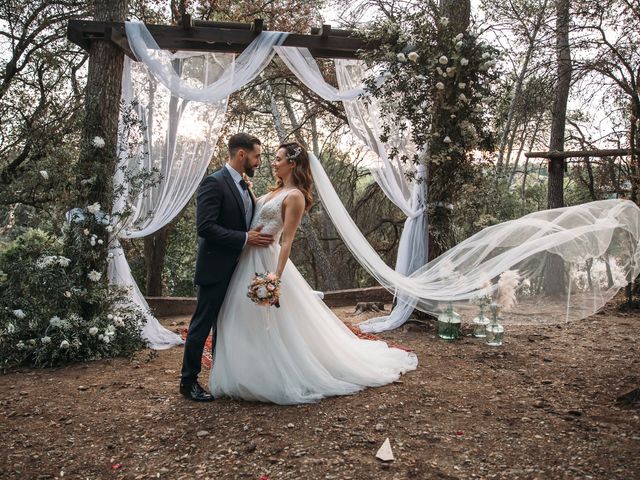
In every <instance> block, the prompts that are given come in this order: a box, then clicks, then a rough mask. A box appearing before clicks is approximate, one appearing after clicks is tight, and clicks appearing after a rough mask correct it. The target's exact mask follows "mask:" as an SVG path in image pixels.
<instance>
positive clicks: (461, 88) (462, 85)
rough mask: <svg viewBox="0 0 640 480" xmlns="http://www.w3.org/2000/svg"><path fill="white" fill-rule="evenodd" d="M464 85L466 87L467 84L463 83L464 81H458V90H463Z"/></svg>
mask: <svg viewBox="0 0 640 480" xmlns="http://www.w3.org/2000/svg"><path fill="white" fill-rule="evenodd" d="M466 87H467V84H466V83H464V82H460V83H459V84H458V88H459V89H460V90H464V89H465V88H466Z"/></svg>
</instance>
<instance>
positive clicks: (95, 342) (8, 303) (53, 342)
mask: <svg viewBox="0 0 640 480" xmlns="http://www.w3.org/2000/svg"><path fill="white" fill-rule="evenodd" d="M79 214H80V211H76V215H79ZM83 214H84V220H83V221H82V222H78V223H77V224H80V223H82V226H83V227H84V228H86V229H87V230H89V229H90V228H91V229H92V230H90V231H94V229H95V228H96V227H97V222H95V221H91V220H90V219H89V218H90V216H89V212H88V211H86V210H85V211H84V212H83ZM91 217H93V218H95V216H94V215H91ZM76 218H77V219H79V218H80V217H76ZM76 230H77V229H74V228H73V227H69V228H67V229H65V236H66V235H73V236H74V237H75V238H74V241H73V242H70V244H71V245H73V246H74V247H73V248H71V249H67V251H64V250H63V245H65V244H67V245H68V244H69V243H67V242H65V239H64V238H61V237H57V236H55V235H52V234H50V233H47V232H45V231H43V230H38V229H32V230H28V231H27V232H25V233H24V234H23V235H21V236H19V237H18V238H17V239H16V240H14V241H13V242H11V243H9V244H8V245H7V246H6V247H5V248H4V250H3V251H2V252H1V253H0V270H1V271H2V274H0V282H2V288H1V290H0V369H1V370H2V371H6V370H7V369H10V368H13V367H16V366H20V365H29V366H35V367H51V366H59V365H64V364H68V363H72V362H82V361H87V360H95V359H99V358H108V357H114V356H128V355H131V354H132V353H134V352H135V351H136V350H138V349H139V348H140V347H141V346H142V345H143V342H142V339H141V336H140V329H141V325H142V324H143V322H144V313H143V312H142V311H141V310H140V309H139V308H138V307H137V306H135V305H133V304H132V303H130V302H129V301H127V300H124V299H126V298H127V292H126V291H124V290H123V289H120V288H115V287H112V286H108V285H107V283H106V282H104V281H100V280H101V279H102V274H101V273H100V272H90V274H89V275H88V274H86V273H85V267H84V264H83V263H82V260H83V258H85V257H86V255H87V254H86V253H85V252H86V251H91V250H92V247H91V243H90V240H89V239H90V238H92V237H91V236H90V234H87V235H85V234H84V233H81V234H79V235H78V234H77V232H76V233H74V232H75V231H76Z"/></svg>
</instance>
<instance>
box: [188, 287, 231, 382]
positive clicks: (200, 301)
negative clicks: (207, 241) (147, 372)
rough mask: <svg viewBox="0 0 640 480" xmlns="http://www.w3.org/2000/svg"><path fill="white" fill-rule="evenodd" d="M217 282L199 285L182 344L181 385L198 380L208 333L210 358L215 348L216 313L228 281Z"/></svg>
mask: <svg viewBox="0 0 640 480" xmlns="http://www.w3.org/2000/svg"><path fill="white" fill-rule="evenodd" d="M230 280H231V279H226V281H222V282H217V283H215V284H213V285H199V286H198V294H197V304H196V311H195V312H194V313H193V317H191V323H190V324H189V330H188V331H187V339H186V340H185V344H184V357H183V360H182V373H181V377H182V379H181V384H182V385H191V384H192V383H193V382H195V381H197V380H198V374H199V373H200V370H201V369H202V352H203V351H204V344H205V342H206V341H207V337H208V336H209V333H212V335H213V338H212V340H213V341H212V349H211V350H212V358H213V352H214V351H215V346H216V324H217V320H218V312H220V307H222V303H223V301H224V297H225V295H226V293H227V288H228V286H229V281H230Z"/></svg>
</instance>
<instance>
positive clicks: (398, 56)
mask: <svg viewBox="0 0 640 480" xmlns="http://www.w3.org/2000/svg"><path fill="white" fill-rule="evenodd" d="M396 57H397V59H398V61H399V62H406V61H407V57H405V55H404V53H402V52H400V53H399V54H398V55H396Z"/></svg>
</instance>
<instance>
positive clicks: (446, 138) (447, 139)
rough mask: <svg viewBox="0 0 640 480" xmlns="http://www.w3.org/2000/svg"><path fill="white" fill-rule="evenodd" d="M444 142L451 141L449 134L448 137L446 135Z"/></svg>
mask: <svg viewBox="0 0 640 480" xmlns="http://www.w3.org/2000/svg"><path fill="white" fill-rule="evenodd" d="M442 141H443V142H444V143H451V139H450V138H449V135H447V136H446V137H444V139H443V140H442Z"/></svg>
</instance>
